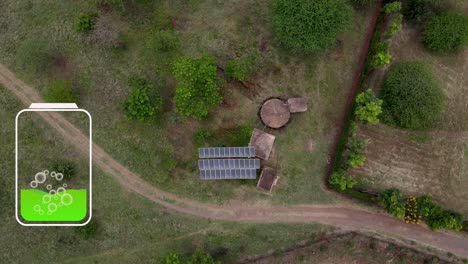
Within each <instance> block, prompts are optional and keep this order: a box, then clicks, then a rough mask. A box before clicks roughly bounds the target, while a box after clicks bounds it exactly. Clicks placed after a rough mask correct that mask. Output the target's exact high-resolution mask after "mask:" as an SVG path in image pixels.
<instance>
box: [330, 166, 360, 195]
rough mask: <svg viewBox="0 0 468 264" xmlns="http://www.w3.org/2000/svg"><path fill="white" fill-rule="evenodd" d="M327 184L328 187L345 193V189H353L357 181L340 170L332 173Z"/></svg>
mask: <svg viewBox="0 0 468 264" xmlns="http://www.w3.org/2000/svg"><path fill="white" fill-rule="evenodd" d="M328 183H329V184H330V186H332V187H333V188H335V189H337V190H339V191H345V190H346V189H351V188H353V187H354V185H356V184H357V181H356V180H355V179H353V178H351V177H349V176H346V172H345V171H344V170H340V171H335V172H333V173H332V175H331V176H330V179H329V180H328Z"/></svg>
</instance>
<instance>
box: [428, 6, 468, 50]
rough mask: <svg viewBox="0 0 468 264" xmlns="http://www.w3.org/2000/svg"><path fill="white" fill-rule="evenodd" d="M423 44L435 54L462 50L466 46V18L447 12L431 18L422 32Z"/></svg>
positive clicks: (467, 18) (467, 22)
mask: <svg viewBox="0 0 468 264" xmlns="http://www.w3.org/2000/svg"><path fill="white" fill-rule="evenodd" d="M423 43H424V45H425V46H426V47H427V48H428V49H430V50H432V51H436V52H453V51H458V50H460V49H462V48H463V47H465V46H466V45H467V44H468V16H465V15H463V14H461V13H454V12H448V13H445V14H441V15H438V16H435V17H433V18H432V19H430V20H429V21H428V23H427V25H426V29H425V30H424V33H423Z"/></svg>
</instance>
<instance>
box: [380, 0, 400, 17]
mask: <svg viewBox="0 0 468 264" xmlns="http://www.w3.org/2000/svg"><path fill="white" fill-rule="evenodd" d="M400 10H401V2H399V1H396V2H391V3H388V4H385V5H384V7H383V8H382V11H383V12H384V13H385V14H391V13H396V12H400Z"/></svg>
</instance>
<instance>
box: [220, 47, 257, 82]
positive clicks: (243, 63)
mask: <svg viewBox="0 0 468 264" xmlns="http://www.w3.org/2000/svg"><path fill="white" fill-rule="evenodd" d="M259 59H260V54H259V53H258V52H255V53H253V54H250V55H248V56H246V57H244V58H235V59H232V60H230V61H228V63H227V64H226V70H225V72H226V77H228V78H229V79H232V80H238V81H246V80H248V79H249V78H250V76H252V74H254V73H255V71H257V70H258V66H259V65H258V61H259Z"/></svg>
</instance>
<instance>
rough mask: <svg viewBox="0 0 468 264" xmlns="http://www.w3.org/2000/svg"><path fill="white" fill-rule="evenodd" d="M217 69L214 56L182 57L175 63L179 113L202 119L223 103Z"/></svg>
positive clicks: (174, 70) (176, 95) (176, 96)
mask: <svg viewBox="0 0 468 264" xmlns="http://www.w3.org/2000/svg"><path fill="white" fill-rule="evenodd" d="M216 71H217V68H216V60H215V58H214V57H212V56H204V57H201V58H182V59H179V60H178V61H176V62H175V63H174V69H173V72H174V75H175V78H176V80H177V82H178V84H177V87H176V94H175V98H174V102H175V106H176V111H177V113H179V114H180V115H182V116H187V117H189V116H191V117H195V118H198V119H201V118H204V117H206V116H207V115H208V112H209V110H210V109H211V108H213V107H215V106H217V105H219V104H220V103H221V101H222V99H223V98H222V96H221V95H220V93H219V86H220V81H219V79H218V76H217V74H216Z"/></svg>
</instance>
